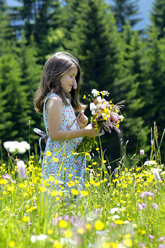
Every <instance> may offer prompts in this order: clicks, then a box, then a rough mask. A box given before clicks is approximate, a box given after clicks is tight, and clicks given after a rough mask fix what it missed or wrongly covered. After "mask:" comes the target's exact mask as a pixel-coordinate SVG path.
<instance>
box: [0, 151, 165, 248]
mask: <svg viewBox="0 0 165 248" xmlns="http://www.w3.org/2000/svg"><path fill="white" fill-rule="evenodd" d="M97 151H99V149H97ZM34 161H35V158H34V156H31V157H30V159H29V161H28V162H27V163H26V178H24V179H21V178H18V176H17V173H18V172H17V166H15V165H14V162H13V165H12V168H13V169H12V170H10V168H8V166H7V165H6V164H5V163H3V164H1V165H0V202H1V205H0V219H1V222H0V225H1V226H0V247H1V248H7V247H16V248H19V247H21V248H25V247H28V248H30V247H46V248H49V247H57V248H59V247H83V248H85V247H96V248H114V247H117V248H121V247H122V248H123V247H146V248H147V247H153V248H155V247H160V248H161V247H165V225H164V221H165V211H164V202H165V193H164V179H163V178H164V177H165V175H164V172H163V165H159V164H157V163H156V162H152V163H146V164H145V165H143V166H142V167H137V166H136V167H132V168H130V169H128V168H125V167H124V165H122V167H118V168H117V171H116V172H117V173H113V174H112V176H111V175H110V174H109V173H108V172H107V170H104V171H103V168H104V169H105V168H106V163H107V162H106V161H105V160H104V161H100V162H98V160H97V162H96V161H94V160H91V161H89V163H88V168H87V178H88V179H87V181H86V183H85V185H84V188H83V189H82V188H81V190H80V189H79V183H80V182H79V180H78V179H77V180H75V181H72V177H70V182H69V185H68V186H69V188H70V194H68V193H67V192H65V189H64V188H63V186H62V185H61V189H60V190H59V188H60V187H59V184H60V183H61V182H58V180H55V179H54V177H53V176H50V178H49V179H47V180H43V179H42V178H41V168H40V165H38V164H36V163H35V162H34ZM102 165H104V167H102ZM7 168H8V169H7ZM153 168H155V169H157V168H159V169H160V171H159V172H158V171H157V172H158V173H159V175H160V177H161V180H159V179H158V178H157V177H156V175H155V173H153ZM7 173H8V174H9V175H8V177H4V175H6V174H7ZM9 176H10V177H9ZM5 178H8V179H5ZM56 185H58V187H56Z"/></svg>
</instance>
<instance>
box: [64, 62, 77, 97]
mask: <svg viewBox="0 0 165 248" xmlns="http://www.w3.org/2000/svg"><path fill="white" fill-rule="evenodd" d="M77 72H78V71H77V67H76V66H75V65H73V67H71V69H70V70H69V71H67V72H65V73H64V74H63V75H62V77H61V79H60V82H61V87H62V88H63V90H64V91H65V92H67V93H69V92H70V91H71V90H72V87H73V84H74V83H75V81H76V79H75V78H76V75H77Z"/></svg>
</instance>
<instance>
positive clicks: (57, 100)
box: [46, 96, 62, 111]
mask: <svg viewBox="0 0 165 248" xmlns="http://www.w3.org/2000/svg"><path fill="white" fill-rule="evenodd" d="M57 107H58V108H62V99H61V97H59V96H52V97H50V98H49V99H48V101H47V103H46V110H47V111H48V110H53V109H55V108H57Z"/></svg>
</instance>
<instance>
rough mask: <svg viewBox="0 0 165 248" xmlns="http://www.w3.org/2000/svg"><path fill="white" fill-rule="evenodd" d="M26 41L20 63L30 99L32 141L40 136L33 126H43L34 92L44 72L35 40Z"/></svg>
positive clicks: (20, 51) (22, 82) (20, 53)
mask: <svg viewBox="0 0 165 248" xmlns="http://www.w3.org/2000/svg"><path fill="white" fill-rule="evenodd" d="M25 42H26V41H21V47H20V50H19V55H20V56H19V57H20V59H19V64H20V67H21V84H22V85H24V86H26V89H27V90H26V92H27V101H28V118H29V120H30V128H31V129H30V141H31V143H32V142H33V141H34V140H36V139H37V138H38V137H37V136H36V135H34V133H33V128H34V127H38V128H43V123H42V122H41V119H42V118H41V116H38V115H37V114H36V112H35V110H34V104H33V101H34V93H35V92H36V90H37V88H38V85H39V82H40V77H41V73H42V66H41V65H40V64H38V61H37V60H38V58H37V49H36V46H35V44H34V41H31V44H29V45H28V46H25Z"/></svg>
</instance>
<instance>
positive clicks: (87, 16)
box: [64, 0, 121, 160]
mask: <svg viewBox="0 0 165 248" xmlns="http://www.w3.org/2000/svg"><path fill="white" fill-rule="evenodd" d="M74 2H75V1H74ZM71 13H73V12H71ZM74 17H75V18H76V22H74V21H73V23H75V24H74V26H73V27H72V28H70V39H65V40H64V46H65V49H66V50H68V51H70V52H71V53H73V54H74V55H75V56H77V57H78V59H79V60H80V65H81V67H82V72H83V77H82V81H83V82H82V87H81V93H83V94H88V93H90V91H91V90H92V89H93V88H96V89H98V90H107V91H109V92H110V94H111V98H114V97H116V96H115V84H114V82H115V80H116V78H117V77H118V76H119V70H120V68H119V56H120V50H119V40H120V37H119V34H118V33H117V29H116V25H115V20H114V17H113V13H111V12H110V9H109V8H108V5H107V4H106V3H105V1H104V0H84V1H81V2H80V3H79V7H78V9H77V12H75V13H74ZM72 18H73V17H72ZM120 100H121V99H120ZM86 113H87V114H88V111H86ZM112 144H113V147H112ZM114 144H115V145H114ZM103 146H104V148H105V149H106V151H107V154H108V156H109V159H110V160H113V159H115V158H116V156H119V154H120V151H119V140H118V139H117V134H116V133H114V132H113V134H110V135H109V134H107V135H106V137H105V136H104V137H103Z"/></svg>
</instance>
